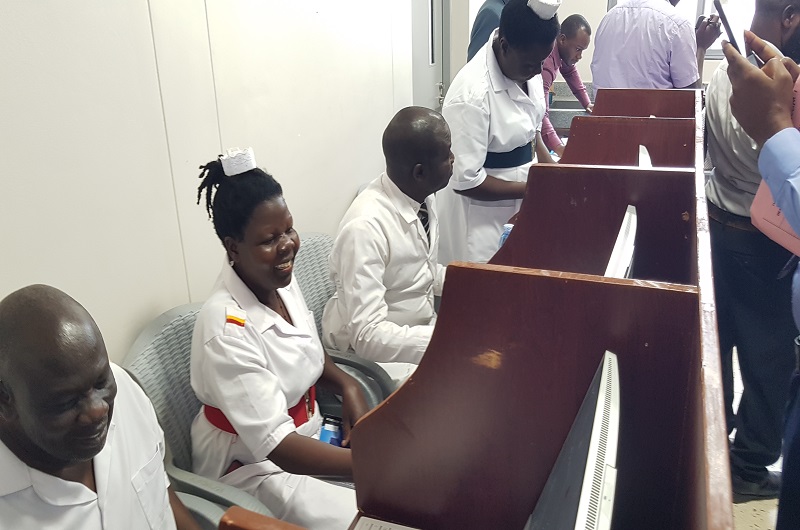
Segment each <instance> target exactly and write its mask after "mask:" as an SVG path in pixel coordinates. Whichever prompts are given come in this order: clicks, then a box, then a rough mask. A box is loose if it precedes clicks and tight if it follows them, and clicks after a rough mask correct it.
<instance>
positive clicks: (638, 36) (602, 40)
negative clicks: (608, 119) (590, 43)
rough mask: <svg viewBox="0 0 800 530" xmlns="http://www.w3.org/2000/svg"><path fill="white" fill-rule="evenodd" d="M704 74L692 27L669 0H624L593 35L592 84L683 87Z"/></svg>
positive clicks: (605, 17)
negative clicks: (698, 65) (698, 66)
mask: <svg viewBox="0 0 800 530" xmlns="http://www.w3.org/2000/svg"><path fill="white" fill-rule="evenodd" d="M699 78H700V74H699V72H698V70H697V37H696V36H695V32H694V26H693V24H692V22H690V21H688V20H687V19H686V18H685V17H684V16H683V15H682V14H681V13H680V12H679V11H678V10H677V9H676V8H675V7H674V6H673V5H672V4H670V3H669V2H668V1H667V0H626V1H623V2H620V3H619V4H617V5H616V6H614V7H613V8H611V10H610V11H609V12H608V13H606V15H605V16H604V17H603V20H602V21H601V22H600V26H599V27H598V28H597V33H596V35H595V38H594V55H593V56H592V84H593V85H594V89H595V94H597V90H598V89H600V88H682V87H686V86H689V85H691V84H692V83H694V82H695V81H697V80H698V79H699Z"/></svg>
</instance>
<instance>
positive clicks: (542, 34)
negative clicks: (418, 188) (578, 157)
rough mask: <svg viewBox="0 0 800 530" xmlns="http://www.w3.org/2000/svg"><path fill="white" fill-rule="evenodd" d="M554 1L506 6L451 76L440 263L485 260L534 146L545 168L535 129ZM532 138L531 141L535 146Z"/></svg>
mask: <svg viewBox="0 0 800 530" xmlns="http://www.w3.org/2000/svg"><path fill="white" fill-rule="evenodd" d="M560 3H561V0H509V1H508V3H507V4H506V5H505V7H503V12H502V14H501V15H500V27H499V28H498V29H497V30H495V31H494V32H493V33H492V35H491V37H490V38H489V41H488V42H487V43H486V45H484V47H483V48H482V49H481V50H480V51H479V52H478V53H477V54H476V55H475V57H473V58H472V60H471V61H470V62H469V63H467V65H466V66H464V68H462V69H461V71H460V72H459V73H458V75H456V78H455V79H454V80H453V84H452V85H451V86H450V89H449V90H448V91H447V96H446V97H445V100H444V106H443V108H442V115H443V116H444V117H445V119H446V120H447V123H448V124H449V125H450V131H451V133H452V142H453V153H454V154H455V157H456V161H455V166H454V168H453V176H452V178H451V179H450V183H449V184H448V185H447V188H445V189H444V190H442V191H441V192H439V195H438V197H437V200H438V201H439V203H440V204H439V212H440V228H441V239H440V246H439V256H440V258H439V261H440V262H441V263H444V264H447V263H449V262H450V261H453V260H462V261H476V262H486V261H488V260H489V259H490V258H491V257H492V256H493V255H494V253H495V252H496V251H497V247H498V242H499V240H500V235H501V233H502V231H503V224H504V223H507V222H508V220H509V218H511V217H512V216H513V215H514V214H515V213H517V212H518V211H519V208H520V205H521V203H522V198H523V196H524V195H525V184H526V181H527V178H528V168H529V167H530V166H531V164H532V163H533V148H534V147H535V148H536V154H537V157H538V159H539V161H541V162H551V159H550V156H549V154H548V152H547V148H546V147H545V146H544V143H543V142H542V141H541V134H539V131H540V130H541V127H542V118H543V117H544V113H545V103H544V98H545V94H544V89H543V88H542V76H541V72H542V61H544V59H545V58H547V56H549V55H550V52H552V51H553V43H554V42H555V39H556V37H557V36H558V34H559V31H560V26H559V23H558V18H557V17H556V15H555V14H556V10H557V9H558V6H559V5H560ZM537 139H538V141H537Z"/></svg>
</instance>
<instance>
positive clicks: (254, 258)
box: [191, 150, 367, 530]
mask: <svg viewBox="0 0 800 530" xmlns="http://www.w3.org/2000/svg"><path fill="white" fill-rule="evenodd" d="M202 169H203V173H201V175H200V176H201V178H203V179H204V180H203V183H202V184H201V185H200V188H199V189H198V202H199V200H200V198H201V196H202V194H203V193H204V192H205V202H206V208H207V210H208V213H209V216H210V217H211V218H212V219H213V223H214V230H215V231H216V233H217V236H218V237H219V239H220V241H221V242H222V244H223V246H224V247H225V251H226V259H225V263H224V264H223V267H222V272H221V273H220V276H219V279H218V280H217V283H216V285H215V287H214V290H213V292H212V294H211V296H210V297H209V299H208V300H207V301H206V303H205V304H204V305H203V308H202V310H201V311H200V313H199V314H198V317H197V323H196V324H195V328H194V336H193V337H192V354H191V383H192V388H193V389H194V391H195V393H196V394H197V397H198V399H199V400H200V401H201V402H202V403H203V404H204V406H203V407H202V409H201V410H200V413H199V414H198V415H197V417H196V418H195V420H194V422H193V424H192V460H193V467H194V471H195V472H196V473H198V474H200V475H202V476H205V477H209V478H213V479H215V480H220V481H221V482H224V483H226V484H230V485H232V486H235V487H237V488H240V489H243V490H245V491H247V492H249V493H251V494H253V495H254V496H256V497H257V498H258V499H260V500H261V501H262V502H263V503H264V504H265V505H266V506H267V507H268V508H270V510H272V511H273V513H275V515H276V516H277V517H279V518H280V519H283V520H285V521H288V522H291V523H294V524H298V525H300V526H303V527H305V528H311V529H320V530H322V529H324V530H336V529H342V530H344V529H346V528H347V527H348V526H349V524H350V523H351V522H352V520H353V518H354V517H355V514H356V502H355V492H354V491H353V490H351V489H348V488H345V487H341V486H336V485H334V484H331V483H328V482H323V481H321V480H317V479H315V478H311V477H309V476H306V475H325V476H341V477H343V478H349V477H351V476H352V461H351V458H350V450H349V449H347V448H341V447H336V446H333V445H330V444H327V443H324V442H321V441H319V440H318V438H319V432H320V429H321V426H322V415H321V413H320V412H319V410H318V407H317V403H316V402H315V399H314V395H315V394H314V385H316V384H320V385H325V386H327V387H329V388H330V389H332V390H333V391H335V392H336V393H337V394H339V395H341V396H343V411H344V412H343V415H344V418H342V423H343V431H344V440H345V444H343V445H346V442H347V441H348V437H349V432H350V427H351V426H352V425H353V424H355V422H356V421H357V420H358V419H359V418H360V417H361V416H362V415H363V414H365V413H366V411H367V405H366V402H365V400H364V397H363V395H362V393H361V389H360V387H359V386H358V384H357V383H356V381H355V380H354V379H353V378H351V377H350V376H349V375H347V374H345V373H344V372H342V371H341V370H340V369H339V368H338V367H337V366H336V365H335V364H334V363H333V361H332V360H331V359H330V358H329V357H328V355H327V354H326V353H325V351H324V350H323V348H322V345H321V344H320V341H319V337H318V336H317V330H316V326H315V323H314V316H313V314H312V313H311V312H310V311H309V310H308V308H307V307H306V304H305V301H304V300H303V296H302V294H301V293H300V289H299V287H298V285H297V283H295V282H294V281H293V280H292V266H293V262H294V257H295V255H296V253H297V252H298V250H299V249H300V239H299V238H298V235H297V232H296V231H295V230H294V228H293V220H292V216H291V214H290V213H289V209H288V208H287V206H286V202H285V201H284V199H283V195H282V190H281V186H280V184H278V183H277V182H276V181H275V180H274V179H273V178H272V176H270V175H269V174H268V173H266V172H264V171H263V170H261V169H258V168H257V167H256V166H255V161H254V160H253V158H252V150H247V151H245V152H241V151H239V152H232V151H229V152H228V154H227V155H226V156H223V157H221V158H220V160H215V161H213V162H210V163H209V164H207V165H205V166H203V167H202Z"/></svg>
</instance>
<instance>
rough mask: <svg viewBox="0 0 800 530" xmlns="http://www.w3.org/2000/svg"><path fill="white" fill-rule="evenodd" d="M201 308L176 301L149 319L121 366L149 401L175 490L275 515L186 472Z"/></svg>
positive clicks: (196, 406)
mask: <svg viewBox="0 0 800 530" xmlns="http://www.w3.org/2000/svg"><path fill="white" fill-rule="evenodd" d="M200 307H201V304H187V305H183V306H179V307H176V308H174V309H170V310H169V311H167V312H166V313H163V314H162V315H161V316H159V317H158V318H156V319H155V320H153V321H152V322H151V323H150V324H149V325H148V326H147V327H146V328H145V329H144V330H143V331H142V332H141V333H140V334H139V337H138V338H137V339H136V342H134V344H133V346H131V349H130V351H129V352H128V355H127V356H126V357H125V359H124V361H123V363H122V366H123V367H124V368H125V369H126V370H128V372H129V373H130V374H131V375H132V376H133V377H134V378H135V379H136V380H137V381H138V383H139V384H140V385H141V386H142V388H143V389H144V391H145V393H146V394H147V396H148V397H149V398H150V401H151V402H152V403H153V407H154V408H155V411H156V415H157V416H158V421H159V423H160V424H161V428H162V429H163V430H164V438H165V440H166V445H167V448H166V449H167V455H166V461H165V463H164V466H165V468H166V470H167V475H169V478H170V482H171V483H172V486H173V488H175V491H178V492H183V493H187V494H189V495H193V496H195V497H200V498H202V499H206V500H208V501H211V502H213V503H215V504H218V505H220V506H222V507H225V508H227V507H230V506H233V505H237V506H241V507H242V508H246V509H248V510H252V511H254V512H258V513H261V514H264V515H269V516H273V517H274V515H273V514H272V512H270V511H269V509H268V508H267V507H266V506H264V504H262V503H261V502H260V501H259V500H258V499H256V498H255V497H253V496H252V495H250V494H248V493H245V492H244V491H241V490H239V489H236V488H234V487H232V486H228V485H226V484H222V483H221V482H217V481H215V480H210V479H207V478H205V477H201V476H200V475H196V474H194V473H192V472H191V471H190V470H191V469H192V441H191V436H190V432H189V431H190V427H191V424H192V420H193V419H194V417H195V415H197V412H198V411H199V410H200V402H199V401H198V400H197V398H196V397H195V395H194V392H193V391H192V387H191V385H190V384H189V354H190V351H191V343H192V330H193V329H194V322H195V320H196V319H197V313H198V312H199V311H200ZM223 511H224V510H223ZM214 516H215V515H213V514H212V515H211V517H212V518H213V517H214Z"/></svg>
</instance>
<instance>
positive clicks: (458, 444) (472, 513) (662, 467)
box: [352, 264, 702, 529]
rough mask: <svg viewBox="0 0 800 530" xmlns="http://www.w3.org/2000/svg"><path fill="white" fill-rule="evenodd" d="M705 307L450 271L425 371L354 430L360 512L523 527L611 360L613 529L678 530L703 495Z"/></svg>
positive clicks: (426, 523)
mask: <svg viewBox="0 0 800 530" xmlns="http://www.w3.org/2000/svg"><path fill="white" fill-rule="evenodd" d="M512 293H513V295H512ZM697 303H698V301H697V290H696V289H695V288H693V287H690V286H677V285H665V284H662V285H653V284H651V283H648V282H642V283H637V282H632V281H630V280H609V279H603V278H598V277H596V276H587V275H576V274H571V273H563V272H560V273H556V272H552V271H541V270H535V269H521V268H513V267H503V266H494V265H475V264H463V265H462V264H457V265H451V267H450V268H449V269H448V278H447V282H446V283H445V292H444V295H443V298H442V307H441V312H440V317H439V321H438V322H437V325H436V329H435V332H434V335H433V338H432V340H431V344H430V346H429V348H428V351H427V352H426V354H425V356H424V357H423V359H422V363H421V364H420V366H419V368H418V370H417V371H416V372H415V373H414V375H412V376H411V378H410V379H409V380H408V381H407V382H406V383H405V385H403V386H402V387H401V388H400V389H399V390H398V391H397V392H396V393H395V394H394V395H393V396H392V397H390V399H389V400H387V401H386V402H384V404H382V405H381V406H380V407H379V408H378V409H376V410H375V411H373V412H372V413H371V414H370V415H369V416H367V417H365V418H364V419H363V420H362V421H361V422H359V424H358V425H357V426H356V428H355V430H354V431H353V433H352V442H353V463H354V474H355V480H356V485H357V491H358V502H359V507H360V508H361V510H362V511H363V512H364V513H366V514H367V515H374V516H377V517H382V518H386V519H387V520H393V521H397V522H400V523H403V524H407V525H410V526H415V527H419V528H426V529H427V528H443V529H449V528H453V529H455V528H459V529H463V528H522V526H523V525H524V523H525V521H526V520H527V517H528V515H529V514H530V513H531V511H532V510H533V507H534V506H535V503H536V500H537V499H538V497H539V494H540V493H541V490H542V488H543V486H544V483H545V481H546V480H547V477H548V475H549V473H550V470H551V468H552V466H553V463H554V462H555V459H556V457H557V455H558V452H559V450H560V449H561V445H562V444H563V442H564V439H565V438H566V435H567V432H568V431H569V428H570V426H571V424H572V420H573V419H574V417H575V414H576V413H577V410H578V408H579V407H580V404H581V401H582V400H583V397H584V394H585V392H586V390H587V388H588V386H589V383H590V381H591V379H592V376H593V375H594V372H595V370H596V368H597V365H598V362H599V360H600V358H601V356H602V354H603V352H604V351H605V350H606V349H608V350H610V351H613V352H615V353H616V354H617V356H618V360H619V367H620V384H621V395H622V400H621V407H622V412H621V430H620V447H619V461H618V467H619V475H618V478H617V491H618V492H619V495H618V497H617V504H616V507H615V512H616V516H615V527H617V528H676V527H677V526H675V522H676V521H680V520H683V517H682V510H683V509H684V506H683V505H677V503H676V501H677V499H678V498H682V496H683V491H684V490H688V491H689V492H690V495H695V494H699V493H698V489H699V488H702V484H701V483H697V482H696V476H695V475H696V474H695V473H694V472H693V471H692V470H690V469H687V468H686V466H685V457H686V455H687V454H688V453H690V452H691V449H690V446H691V445H692V444H693V443H694V442H695V439H694V438H691V437H687V436H684V433H685V431H686V429H685V425H686V424H687V423H691V420H692V418H693V415H694V414H695V413H696V411H695V410H694V409H692V408H690V403H691V399H690V398H691V392H690V390H689V387H688V386H687V384H686V383H687V380H697V379H698V378H699V370H700V364H699V359H700V355H699V348H700V342H699V334H698V330H699V325H698V322H697V319H698V316H699V315H698V313H697V311H696V308H697ZM486 308H491V309H486ZM482 309H484V310H482ZM695 405H696V403H695ZM655 477H659V478H658V480H655ZM617 525H619V526H617Z"/></svg>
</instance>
